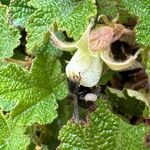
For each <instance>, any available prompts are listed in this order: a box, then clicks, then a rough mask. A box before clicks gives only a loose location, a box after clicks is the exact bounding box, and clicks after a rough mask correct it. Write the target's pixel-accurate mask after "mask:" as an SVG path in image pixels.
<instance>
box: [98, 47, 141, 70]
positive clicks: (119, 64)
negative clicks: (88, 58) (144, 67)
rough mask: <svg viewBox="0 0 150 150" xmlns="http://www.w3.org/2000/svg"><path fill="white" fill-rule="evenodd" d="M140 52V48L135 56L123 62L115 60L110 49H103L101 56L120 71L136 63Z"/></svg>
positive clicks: (111, 66) (112, 67) (111, 67)
mask: <svg viewBox="0 0 150 150" xmlns="http://www.w3.org/2000/svg"><path fill="white" fill-rule="evenodd" d="M139 53H140V50H138V51H137V52H136V53H135V54H134V55H133V56H130V57H129V58H128V59H127V60H125V61H123V62H118V61H115V60H114V59H113V57H112V54H111V52H110V50H102V51H101V53H100V57H101V59H102V60H103V61H104V62H105V63H106V64H107V65H108V67H109V68H110V69H112V70H116V71H119V70H124V69H127V68H129V67H131V66H132V65H133V64H134V62H135V59H136V58H137V56H138V54H139Z"/></svg>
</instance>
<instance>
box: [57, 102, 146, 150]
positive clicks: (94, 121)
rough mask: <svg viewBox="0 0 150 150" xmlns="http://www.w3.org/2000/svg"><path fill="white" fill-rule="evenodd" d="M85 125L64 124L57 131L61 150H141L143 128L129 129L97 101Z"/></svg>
mask: <svg viewBox="0 0 150 150" xmlns="http://www.w3.org/2000/svg"><path fill="white" fill-rule="evenodd" d="M97 107H98V108H97V110H96V111H95V112H93V113H92V114H91V115H90V116H89V118H88V120H89V121H88V123H87V124H85V125H81V124H74V123H71V122H68V123H67V125H65V126H64V127H63V128H62V130H61V131H60V135H59V139H60V140H61V144H60V146H59V149H61V150H73V149H76V150H94V149H98V150H112V149H115V150H120V149H121V150H129V149H132V150H144V149H146V148H145V147H144V137H145V132H146V130H147V129H146V128H145V127H144V126H143V125H138V126H132V125H129V124H127V123H126V122H124V121H123V120H121V119H120V118H119V117H117V116H116V115H114V114H112V113H111V112H110V110H108V106H107V105H106V103H105V102H104V101H102V100H99V102H98V106H97Z"/></svg>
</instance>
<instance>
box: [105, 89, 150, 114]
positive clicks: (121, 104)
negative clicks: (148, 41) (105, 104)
mask: <svg viewBox="0 0 150 150" xmlns="http://www.w3.org/2000/svg"><path fill="white" fill-rule="evenodd" d="M107 95H108V100H109V101H110V103H111V105H112V106H113V107H114V108H115V110H116V111H117V112H119V113H122V114H124V115H131V116H133V115H135V116H139V115H142V114H143V110H144V109H145V107H146V106H145V104H147V105H149V104H148V102H149V100H148V98H147V97H146V95H144V94H142V93H140V92H137V91H134V90H130V89H124V90H123V91H121V90H116V89H113V88H108V90H107Z"/></svg>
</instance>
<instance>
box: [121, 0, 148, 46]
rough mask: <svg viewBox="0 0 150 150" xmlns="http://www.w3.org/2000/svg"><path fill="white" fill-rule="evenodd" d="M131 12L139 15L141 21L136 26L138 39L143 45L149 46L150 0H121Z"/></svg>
mask: <svg viewBox="0 0 150 150" xmlns="http://www.w3.org/2000/svg"><path fill="white" fill-rule="evenodd" d="M121 3H122V5H123V7H125V8H126V9H127V10H128V11H129V12H130V13H131V14H133V15H135V16H137V17H139V23H138V25H137V26H136V40H137V42H138V43H140V44H142V45H143V46H149V45H150V43H149V41H150V34H149V33H150V22H149V20H150V1H149V0H144V1H143V0H134V1H133V0H121Z"/></svg>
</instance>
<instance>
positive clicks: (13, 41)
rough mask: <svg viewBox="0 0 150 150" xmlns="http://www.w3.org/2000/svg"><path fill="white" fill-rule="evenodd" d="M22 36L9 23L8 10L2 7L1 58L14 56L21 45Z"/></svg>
mask: <svg viewBox="0 0 150 150" xmlns="http://www.w3.org/2000/svg"><path fill="white" fill-rule="evenodd" d="M20 37H21V36H20V34H19V31H18V30H17V29H15V28H14V27H13V26H11V25H9V23H8V10H7V7H6V6H2V5H0V58H5V57H10V56H12V55H13V49H14V48H15V47H17V46H18V45H19V43H20V41H19V39H20Z"/></svg>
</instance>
